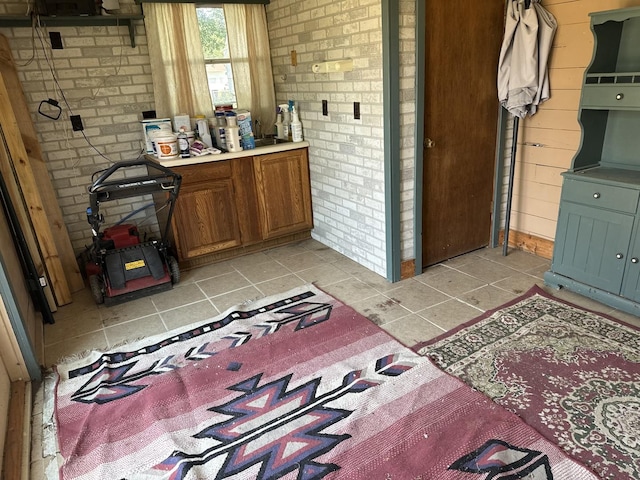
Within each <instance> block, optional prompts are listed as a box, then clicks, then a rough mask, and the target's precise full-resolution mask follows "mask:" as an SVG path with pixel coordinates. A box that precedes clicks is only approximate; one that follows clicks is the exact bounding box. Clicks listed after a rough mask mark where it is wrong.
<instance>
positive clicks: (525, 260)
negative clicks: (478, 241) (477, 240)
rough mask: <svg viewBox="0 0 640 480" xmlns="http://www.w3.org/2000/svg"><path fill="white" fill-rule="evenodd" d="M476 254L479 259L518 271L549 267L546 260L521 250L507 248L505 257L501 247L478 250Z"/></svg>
mask: <svg viewBox="0 0 640 480" xmlns="http://www.w3.org/2000/svg"><path fill="white" fill-rule="evenodd" d="M477 254H478V255H479V256H481V257H484V258H487V259H489V260H492V261H494V262H498V263H500V264H502V265H506V266H508V267H511V268H513V269H515V270H519V271H525V270H531V269H532V268H535V267H539V266H540V265H547V267H548V266H549V265H550V261H549V260H547V259H546V258H542V257H538V256H537V255H533V254H532V253H527V252H523V251H522V250H516V249H513V248H509V250H508V251H507V256H506V257H505V256H503V255H502V246H500V247H499V248H486V249H484V250H479V251H478V252H477Z"/></svg>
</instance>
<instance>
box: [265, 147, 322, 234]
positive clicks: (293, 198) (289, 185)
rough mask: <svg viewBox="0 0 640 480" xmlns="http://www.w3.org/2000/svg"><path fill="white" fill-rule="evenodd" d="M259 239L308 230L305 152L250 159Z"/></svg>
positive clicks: (306, 161) (310, 222)
mask: <svg viewBox="0 0 640 480" xmlns="http://www.w3.org/2000/svg"><path fill="white" fill-rule="evenodd" d="M253 168H254V174H255V178H256V186H257V194H258V205H259V207H260V223H261V225H262V238H264V239H270V238H274V237H278V236H281V235H285V234H288V233H293V232H296V231H300V230H304V229H310V228H311V227H313V220H312V216H311V187H310V183H309V161H308V159H307V151H306V150H294V151H288V152H281V153H273V154H270V155H262V156H258V157H254V158H253Z"/></svg>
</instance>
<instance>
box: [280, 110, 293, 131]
mask: <svg viewBox="0 0 640 480" xmlns="http://www.w3.org/2000/svg"><path fill="white" fill-rule="evenodd" d="M280 112H282V138H283V139H284V140H289V136H290V135H291V134H290V132H289V125H290V122H289V105H287V104H286V103H284V104H282V105H280Z"/></svg>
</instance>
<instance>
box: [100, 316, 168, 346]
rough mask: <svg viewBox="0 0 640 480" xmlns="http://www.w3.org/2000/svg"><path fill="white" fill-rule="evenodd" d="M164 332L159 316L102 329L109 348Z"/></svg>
mask: <svg viewBox="0 0 640 480" xmlns="http://www.w3.org/2000/svg"><path fill="white" fill-rule="evenodd" d="M166 331H167V329H166V328H165V326H164V324H163V323H162V319H161V318H160V315H159V314H155V315H150V316H148V317H143V318H139V319H137V320H132V321H130V322H126V323H119V324H118V325H114V326H113V327H107V328H105V329H104V333H105V335H106V336H107V341H108V342H109V347H110V348H111V347H113V346H114V345H119V344H121V343H123V342H133V341H136V340H139V339H141V338H146V337H150V336H152V335H156V334H158V333H163V332H166Z"/></svg>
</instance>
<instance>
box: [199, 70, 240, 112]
mask: <svg viewBox="0 0 640 480" xmlns="http://www.w3.org/2000/svg"><path fill="white" fill-rule="evenodd" d="M206 67H207V79H208V80H209V91H210V92H211V101H212V102H213V105H214V107H217V106H219V105H233V106H236V93H235V88H234V86H233V74H232V73H231V63H209V64H207V65H206Z"/></svg>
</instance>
